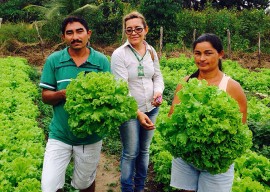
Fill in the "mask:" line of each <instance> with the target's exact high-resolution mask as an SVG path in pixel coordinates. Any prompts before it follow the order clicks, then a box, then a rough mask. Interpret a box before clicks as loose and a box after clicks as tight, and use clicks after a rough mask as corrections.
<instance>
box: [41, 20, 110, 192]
mask: <svg viewBox="0 0 270 192" xmlns="http://www.w3.org/2000/svg"><path fill="white" fill-rule="evenodd" d="M90 36H91V30H89V28H88V24H87V22H86V21H85V20H84V19H82V18H79V17H74V16H72V17H68V18H66V19H65V20H64V21H63V23H62V38H63V40H64V41H65V42H66V43H67V45H68V46H67V48H65V49H63V50H61V51H57V52H54V53H52V54H51V55H50V56H49V57H48V58H47V60H46V63H45V65H44V68H43V71H42V76H41V82H40V87H41V88H42V101H43V102H44V103H46V104H49V105H52V106H53V118H52V121H51V124H50V126H49V139H48V142H47V145H46V151H45V156H44V162H43V170H42V179H41V186H42V191H44V192H55V191H62V188H63V186H64V183H65V172H66V168H67V166H68V164H69V162H70V160H71V157H73V158H74V172H73V177H72V182H71V184H72V186H73V187H74V188H76V189H79V190H80V191H84V192H94V191H95V177H96V169H97V165H98V162H99V158H100V152H101V146H102V138H100V137H99V136H97V135H96V134H92V135H88V136H87V137H85V138H78V137H76V136H75V135H73V133H72V132H71V130H70V127H69V125H68V114H67V112H66V111H65V109H64V104H65V99H66V91H65V89H66V87H67V85H68V84H69V82H70V80H71V79H72V78H73V79H74V78H76V76H77V75H78V73H79V72H81V71H85V72H93V71H94V72H106V71H110V63H109V61H108V59H107V58H106V56H105V55H103V54H102V53H100V52H98V51H95V50H94V49H93V48H91V47H88V46H87V44H88V41H89V39H90Z"/></svg>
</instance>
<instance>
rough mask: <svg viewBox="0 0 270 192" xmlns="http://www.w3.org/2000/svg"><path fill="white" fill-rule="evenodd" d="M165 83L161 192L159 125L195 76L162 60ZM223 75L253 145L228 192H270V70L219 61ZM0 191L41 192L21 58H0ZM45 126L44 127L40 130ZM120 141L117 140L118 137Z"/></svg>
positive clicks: (30, 92) (37, 132) (177, 61)
mask: <svg viewBox="0 0 270 192" xmlns="http://www.w3.org/2000/svg"><path fill="white" fill-rule="evenodd" d="M160 63H161V69H162V72H163V76H164V80H165V92H164V102H163V104H162V106H161V109H160V114H159V116H158V119H157V130H156V132H155V136H154V139H153V142H152V145H151V155H150V157H151V158H150V159H151V163H152V164H153V167H154V171H155V174H156V175H155V181H156V182H157V183H162V184H163V186H164V188H163V189H162V191H174V189H172V188H171V187H169V182H170V169H171V160H172V158H173V156H172V155H171V154H170V153H169V152H168V151H167V150H165V149H164V146H165V144H166V142H167V141H169V138H168V139H167V138H166V141H165V139H164V138H162V137H161V135H160V133H159V129H160V128H159V126H160V125H161V120H162V119H163V118H165V116H167V114H168V111H169V106H170V104H171V101H172V98H173V94H174V90H175V88H176V85H177V84H178V83H179V81H180V80H181V79H183V77H185V76H186V75H187V74H191V73H193V72H194V71H195V65H194V62H193V59H190V58H187V57H185V56H183V55H181V56H180V57H179V58H169V59H166V58H165V57H163V58H161V60H160ZM223 66H224V72H225V73H226V74H227V75H229V76H231V77H232V78H233V79H235V80H237V81H238V82H239V83H240V84H241V85H242V87H243V88H244V90H245V93H246V96H247V98H248V127H249V128H250V130H251V131H252V132H253V146H252V148H251V150H250V151H248V152H247V153H246V154H245V155H243V156H242V157H239V158H238V159H237V160H236V162H235V178H234V184H233V192H243V191H252V192H253V191H254V192H255V191H256V192H265V191H270V161H269V159H270V146H269V142H270V140H269V138H270V97H269V96H270V69H256V70H254V71H249V70H248V69H244V68H242V67H241V66H240V65H239V64H238V63H237V62H234V61H230V60H225V61H223ZM0 74H1V80H0V89H1V91H0V102H1V105H0V133H1V134H0V191H5V192H11V191H18V192H19V191H20V192H24V191H25V192H26V191H27V192H28V191H40V178H41V170H42V161H43V153H44V146H45V137H44V136H45V135H44V130H42V127H43V126H41V125H40V123H39V122H38V117H40V113H42V112H41V111H40V110H39V108H38V102H40V92H39V88H38V87H37V85H36V84H35V82H34V81H33V80H37V79H38V78H39V76H38V74H37V72H36V71H35V70H34V69H33V68H32V67H30V65H29V64H28V63H27V61H26V60H25V59H22V58H15V57H7V58H0ZM45 126H47V125H45ZM107 139H109V138H106V140H104V144H105V148H106V147H107V148H108V146H109V145H108V144H106V142H107ZM118 139H119V138H118Z"/></svg>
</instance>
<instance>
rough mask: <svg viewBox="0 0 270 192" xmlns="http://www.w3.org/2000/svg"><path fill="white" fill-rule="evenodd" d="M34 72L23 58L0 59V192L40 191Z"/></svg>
mask: <svg viewBox="0 0 270 192" xmlns="http://www.w3.org/2000/svg"><path fill="white" fill-rule="evenodd" d="M35 73H36V72H35V71H34V70H33V69H32V68H31V67H30V66H29V65H28V64H27V61H26V60H25V59H21V58H12V57H8V58H1V59H0V74H1V80H0V103H1V105H0V133H1V134H0V191H6V192H11V191H16V192H29V191H40V177H41V169H42V161H43V155H44V143H45V139H44V133H43V130H42V129H40V128H39V126H38V122H37V117H38V115H39V110H38V107H37V105H36V104H35V101H36V100H37V99H38V98H39V97H40V96H39V93H38V89H37V86H36V85H35V84H34V83H33V82H32V80H31V79H30V77H34V76H35V75H36V74H35Z"/></svg>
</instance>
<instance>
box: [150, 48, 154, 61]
mask: <svg viewBox="0 0 270 192" xmlns="http://www.w3.org/2000/svg"><path fill="white" fill-rule="evenodd" d="M150 48H151V50H150V55H151V58H152V61H153V62H154V61H155V56H154V51H153V49H152V46H150Z"/></svg>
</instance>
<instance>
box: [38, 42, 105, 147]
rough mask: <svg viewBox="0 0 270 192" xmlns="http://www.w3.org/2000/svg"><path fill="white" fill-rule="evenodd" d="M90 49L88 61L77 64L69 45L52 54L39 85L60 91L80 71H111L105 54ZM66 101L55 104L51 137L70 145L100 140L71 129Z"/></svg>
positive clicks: (94, 135) (95, 136)
mask: <svg viewBox="0 0 270 192" xmlns="http://www.w3.org/2000/svg"><path fill="white" fill-rule="evenodd" d="M88 48H89V49H90V56H89V57H88V59H87V61H86V62H85V63H83V64H82V65H80V66H79V67H77V66H76V64H75V63H74V61H73V60H72V58H71V57H70V55H69V53H68V47H67V48H65V49H63V50H61V51H57V52H54V53H53V54H51V55H50V56H49V57H48V58H47V60H46V63H45V65H44V68H43V71H42V76H41V81H40V84H39V86H40V87H41V88H44V89H49V90H53V91H58V90H62V89H66V87H67V85H68V84H69V83H70V81H71V79H74V78H76V77H77V75H78V73H80V72H82V71H85V72H107V71H108V72H110V63H109V61H108V59H107V57H106V56H105V55H103V54H102V53H100V52H98V51H95V50H94V49H93V48H91V47H88ZM64 104H65V102H64V101H63V102H60V103H59V104H57V105H55V106H53V118H52V121H51V124H50V126H49V138H50V139H57V140H60V141H62V142H64V143H67V144H69V145H86V144H92V143H96V142H98V141H100V140H101V139H102V138H100V137H99V136H98V135H96V134H92V135H89V136H87V137H85V138H78V137H76V136H75V135H73V133H72V132H71V131H70V127H69V125H68V113H67V112H66V111H65V109H64Z"/></svg>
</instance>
